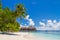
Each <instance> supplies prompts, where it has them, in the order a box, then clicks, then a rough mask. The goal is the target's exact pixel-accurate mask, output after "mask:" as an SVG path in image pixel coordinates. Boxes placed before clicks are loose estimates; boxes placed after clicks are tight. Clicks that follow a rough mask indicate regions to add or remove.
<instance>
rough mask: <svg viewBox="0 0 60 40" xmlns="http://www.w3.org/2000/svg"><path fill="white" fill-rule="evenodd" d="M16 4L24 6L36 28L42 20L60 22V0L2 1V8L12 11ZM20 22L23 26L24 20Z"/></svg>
mask: <svg viewBox="0 0 60 40" xmlns="http://www.w3.org/2000/svg"><path fill="white" fill-rule="evenodd" d="M18 3H22V4H24V5H25V7H26V8H27V12H28V14H29V15H30V18H31V19H32V20H33V21H34V22H35V25H36V26H39V23H38V22H39V21H42V20H57V21H60V0H2V4H3V7H9V8H10V9H11V10H14V9H15V5H16V4H18ZM17 21H18V22H19V21H20V20H19V19H18V20H17ZM22 22H23V24H25V23H26V20H23V21H22ZM26 24H28V23H26Z"/></svg>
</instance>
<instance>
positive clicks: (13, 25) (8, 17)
mask: <svg viewBox="0 0 60 40" xmlns="http://www.w3.org/2000/svg"><path fill="white" fill-rule="evenodd" d="M26 15H27V13H26V9H25V8H24V6H23V5H22V4H18V5H17V6H16V10H15V11H11V10H10V9H9V8H8V7H6V8H4V9H3V8H2V4H1V5H0V31H7V32H14V31H18V30H19V29H20V24H19V23H18V22H16V19H17V18H25V17H26Z"/></svg>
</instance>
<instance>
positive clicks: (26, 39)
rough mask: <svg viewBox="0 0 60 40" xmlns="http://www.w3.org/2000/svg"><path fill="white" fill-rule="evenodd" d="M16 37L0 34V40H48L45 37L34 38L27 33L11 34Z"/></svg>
mask: <svg viewBox="0 0 60 40" xmlns="http://www.w3.org/2000/svg"><path fill="white" fill-rule="evenodd" d="M13 34H17V35H7V34H0V40H48V39H47V38H45V37H36V36H33V35H32V34H30V33H28V32H18V33H13Z"/></svg>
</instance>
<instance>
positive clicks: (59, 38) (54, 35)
mask: <svg viewBox="0 0 60 40" xmlns="http://www.w3.org/2000/svg"><path fill="white" fill-rule="evenodd" d="M32 34H33V35H34V36H36V37H37V40H38V38H40V37H45V38H46V39H48V40H60V32H32Z"/></svg>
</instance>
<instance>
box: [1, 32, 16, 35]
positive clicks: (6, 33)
mask: <svg viewBox="0 0 60 40" xmlns="http://www.w3.org/2000/svg"><path fill="white" fill-rule="evenodd" d="M0 34H2V35H17V34H13V33H10V32H0Z"/></svg>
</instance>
